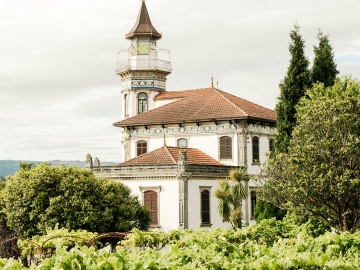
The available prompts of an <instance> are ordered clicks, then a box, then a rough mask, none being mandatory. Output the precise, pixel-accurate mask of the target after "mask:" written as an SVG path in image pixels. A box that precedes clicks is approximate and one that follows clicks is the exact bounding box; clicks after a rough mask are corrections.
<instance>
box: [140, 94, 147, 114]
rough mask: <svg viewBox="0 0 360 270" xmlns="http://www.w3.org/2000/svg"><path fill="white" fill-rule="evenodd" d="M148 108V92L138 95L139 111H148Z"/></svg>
mask: <svg viewBox="0 0 360 270" xmlns="http://www.w3.org/2000/svg"><path fill="white" fill-rule="evenodd" d="M147 110H148V96H147V94H146V93H140V94H139V95H138V113H143V112H147Z"/></svg>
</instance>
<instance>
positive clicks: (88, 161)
mask: <svg viewBox="0 0 360 270" xmlns="http://www.w3.org/2000/svg"><path fill="white" fill-rule="evenodd" d="M92 167H93V159H92V156H91V155H90V154H87V155H86V164H85V168H86V169H92Z"/></svg>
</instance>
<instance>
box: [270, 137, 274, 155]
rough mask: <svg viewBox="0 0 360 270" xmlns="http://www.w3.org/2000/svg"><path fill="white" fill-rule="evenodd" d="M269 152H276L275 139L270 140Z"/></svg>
mask: <svg viewBox="0 0 360 270" xmlns="http://www.w3.org/2000/svg"><path fill="white" fill-rule="evenodd" d="M269 151H271V152H274V139H273V138H271V139H270V140H269Z"/></svg>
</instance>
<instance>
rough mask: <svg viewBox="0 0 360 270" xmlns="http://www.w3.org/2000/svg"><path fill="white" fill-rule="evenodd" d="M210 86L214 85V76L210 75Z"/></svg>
mask: <svg viewBox="0 0 360 270" xmlns="http://www.w3.org/2000/svg"><path fill="white" fill-rule="evenodd" d="M211 87H214V77H213V76H211Z"/></svg>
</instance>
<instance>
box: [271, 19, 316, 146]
mask: <svg viewBox="0 0 360 270" xmlns="http://www.w3.org/2000/svg"><path fill="white" fill-rule="evenodd" d="M290 38H291V42H290V45H289V51H290V54H291V59H290V65H289V67H288V70H287V73H286V75H285V77H284V80H283V81H282V82H281V83H280V84H279V87H280V97H279V98H278V100H279V102H278V103H277V104H276V108H275V111H276V114H277V116H276V118H277V120H276V127H277V132H278V133H277V135H276V138H275V143H274V147H275V151H278V152H287V150H288V146H289V142H290V139H291V133H292V131H293V128H294V126H295V124H296V119H295V113H296V109H295V106H296V104H297V103H298V102H299V100H300V98H301V97H302V96H304V93H305V91H306V89H307V88H308V87H309V86H310V71H309V69H308V67H309V61H308V59H307V58H306V56H305V53H304V47H305V41H304V40H303V38H302V37H301V35H300V27H299V26H298V25H295V26H294V29H293V30H292V31H291V32H290Z"/></svg>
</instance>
